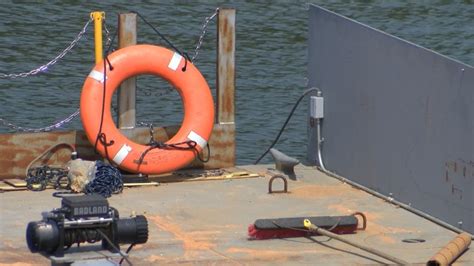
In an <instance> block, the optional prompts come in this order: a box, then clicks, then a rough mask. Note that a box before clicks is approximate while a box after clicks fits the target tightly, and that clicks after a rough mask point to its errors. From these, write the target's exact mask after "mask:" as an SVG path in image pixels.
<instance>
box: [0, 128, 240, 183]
mask: <svg viewBox="0 0 474 266" xmlns="http://www.w3.org/2000/svg"><path fill="white" fill-rule="evenodd" d="M178 129H179V126H170V127H159V128H155V132H154V138H155V139H156V140H157V141H167V140H169V139H170V138H171V137H173V136H174V135H175V134H176V132H177V131H178ZM122 133H123V134H124V135H126V136H127V137H128V138H129V139H130V140H132V141H135V142H137V143H142V144H147V143H148V141H149V140H150V134H149V129H148V128H134V129H126V130H122ZM234 140H235V125H234V124H227V125H221V124H215V125H214V129H213V131H212V135H211V137H210V139H209V147H210V151H211V157H210V159H209V161H208V162H206V163H202V162H200V161H199V160H197V159H196V160H194V161H193V162H192V163H191V165H190V167H193V168H204V169H213V168H225V167H231V166H234V162H235V152H234V151H235V141H234ZM0 143H1V145H0V169H1V171H0V180H2V179H7V178H13V177H20V178H24V177H25V170H26V167H27V166H28V164H29V163H30V162H31V161H32V160H33V159H34V158H36V157H37V156H39V155H41V154H42V153H43V152H44V151H46V150H47V149H48V148H50V147H51V146H53V145H55V144H58V143H68V144H71V145H74V146H75V147H76V149H77V152H78V154H79V156H80V157H81V158H83V159H86V160H98V159H100V158H101V157H100V155H98V154H96V153H95V152H94V148H93V146H92V145H91V144H90V143H89V141H88V140H87V137H86V135H85V133H84V132H83V131H81V130H77V131H61V132H46V133H15V134H0ZM70 154H71V151H70V150H69V149H68V148H66V147H61V148H59V149H57V150H54V151H53V152H52V153H51V154H48V155H47V156H45V157H44V160H40V161H38V164H47V165H56V166H63V165H64V164H65V163H66V162H68V161H69V159H70ZM203 157H204V158H207V151H205V152H204V154H203Z"/></svg>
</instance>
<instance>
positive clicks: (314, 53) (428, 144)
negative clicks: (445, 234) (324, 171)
mask: <svg viewBox="0 0 474 266" xmlns="http://www.w3.org/2000/svg"><path fill="white" fill-rule="evenodd" d="M309 13H310V14H309V63H308V78H309V84H308V86H309V87H318V88H320V89H321V90H322V91H323V96H324V99H325V104H324V105H325V106H324V108H325V114H324V115H325V118H324V120H323V128H322V132H323V133H322V135H323V137H324V139H325V141H324V145H323V158H324V163H325V165H326V168H328V169H330V170H332V171H335V172H337V173H338V174H340V175H343V176H346V177H348V178H350V179H352V180H354V181H356V182H358V183H361V184H363V185H365V186H367V187H370V188H372V189H375V190H377V191H379V192H381V193H383V194H385V195H391V196H392V197H394V198H396V199H397V200H399V201H401V202H404V203H410V204H411V205H412V206H413V207H415V208H417V209H420V210H422V211H424V212H426V213H429V214H431V215H433V216H435V217H438V218H440V219H442V220H444V221H446V222H448V223H450V224H452V225H454V226H457V227H460V228H463V229H465V230H467V231H469V232H471V233H474V211H473V208H474V197H473V188H474V69H473V67H472V66H469V65H466V64H463V63H461V62H458V61H455V60H453V59H450V58H448V57H445V56H443V55H440V54H438V53H436V52H433V51H431V50H428V49H425V48H423V47H420V46H417V45H415V44H413V43H410V42H407V41H405V40H402V39H399V38H397V37H394V36H391V35H389V34H386V33H384V32H381V31H378V30H376V29H373V28H370V27H368V26H366V25H363V24H361V23H358V22H356V21H353V20H351V19H348V18H345V17H343V16H340V15H338V14H335V13H332V12H330V11H328V10H325V9H323V8H320V7H317V6H314V5H312V6H310V10H309ZM314 134H315V132H314V130H310V139H312V140H314V139H315V137H314ZM309 147H310V148H309V154H315V152H316V151H315V145H314V143H311V144H310V145H309ZM309 159H313V160H314V156H310V158H309Z"/></svg>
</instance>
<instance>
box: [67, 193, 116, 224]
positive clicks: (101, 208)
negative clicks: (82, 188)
mask: <svg viewBox="0 0 474 266" xmlns="http://www.w3.org/2000/svg"><path fill="white" fill-rule="evenodd" d="M61 206H62V208H63V209H67V210H68V211H67V212H66V213H67V215H66V218H68V219H73V218H74V219H77V218H88V217H106V216H108V212H109V203H108V202H107V199H106V198H104V197H102V196H101V195H98V194H91V195H83V196H69V197H64V198H63V199H62V201H61Z"/></svg>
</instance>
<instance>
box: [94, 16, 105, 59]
mask: <svg viewBox="0 0 474 266" xmlns="http://www.w3.org/2000/svg"><path fill="white" fill-rule="evenodd" d="M91 18H92V19H93V20H94V40H95V63H96V64H97V63H99V62H100V61H102V56H103V54H102V53H103V52H102V20H104V19H105V12H102V11H94V12H92V13H91Z"/></svg>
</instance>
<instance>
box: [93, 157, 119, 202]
mask: <svg viewBox="0 0 474 266" xmlns="http://www.w3.org/2000/svg"><path fill="white" fill-rule="evenodd" d="M95 169H96V170H95V177H94V179H92V180H91V181H90V182H89V183H87V185H86V188H85V193H86V194H94V193H95V194H99V195H101V196H103V197H105V198H109V197H110V196H112V194H116V193H120V192H122V190H123V180H122V174H121V173H120V171H119V170H118V169H117V168H115V167H113V166H111V165H106V164H104V163H103V162H102V161H96V164H95Z"/></svg>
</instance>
